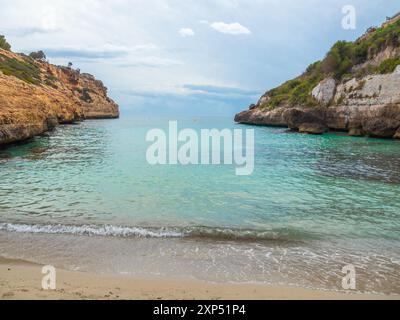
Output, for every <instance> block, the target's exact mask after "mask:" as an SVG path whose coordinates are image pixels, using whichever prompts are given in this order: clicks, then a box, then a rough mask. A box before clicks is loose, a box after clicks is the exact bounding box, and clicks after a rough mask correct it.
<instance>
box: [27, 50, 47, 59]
mask: <svg viewBox="0 0 400 320" xmlns="http://www.w3.org/2000/svg"><path fill="white" fill-rule="evenodd" d="M29 56H30V57H31V58H32V59H34V60H41V61H45V60H46V55H45V53H44V52H43V51H42V50H40V51H37V52H31V53H30V55H29Z"/></svg>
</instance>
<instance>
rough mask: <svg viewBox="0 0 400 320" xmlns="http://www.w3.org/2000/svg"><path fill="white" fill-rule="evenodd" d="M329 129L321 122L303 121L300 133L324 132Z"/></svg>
mask: <svg viewBox="0 0 400 320" xmlns="http://www.w3.org/2000/svg"><path fill="white" fill-rule="evenodd" d="M327 131H328V128H327V127H326V126H324V125H322V124H319V123H302V124H301V125H300V126H299V132H300V133H308V134H317V135H318V134H323V133H325V132H327Z"/></svg>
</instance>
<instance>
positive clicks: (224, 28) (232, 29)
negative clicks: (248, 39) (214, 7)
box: [211, 22, 251, 35]
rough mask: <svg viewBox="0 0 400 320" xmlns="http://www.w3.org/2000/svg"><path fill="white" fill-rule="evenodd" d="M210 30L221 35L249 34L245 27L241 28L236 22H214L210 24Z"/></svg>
mask: <svg viewBox="0 0 400 320" xmlns="http://www.w3.org/2000/svg"><path fill="white" fill-rule="evenodd" d="M211 28H213V29H214V30H217V31H218V32H221V33H226V34H232V35H239V34H251V31H250V30H249V29H247V28H246V27H245V26H242V25H241V24H240V23H238V22H234V23H225V22H214V23H212V24H211Z"/></svg>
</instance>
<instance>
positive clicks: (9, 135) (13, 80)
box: [0, 46, 119, 146]
mask: <svg viewBox="0 0 400 320" xmlns="http://www.w3.org/2000/svg"><path fill="white" fill-rule="evenodd" d="M3 47H4V46H3ZM118 117H119V108H118V105H117V104H116V103H115V102H114V101H113V100H111V99H110V98H109V97H108V96H107V88H106V87H105V86H104V85H103V83H102V82H101V81H99V80H96V79H95V78H94V77H93V76H92V75H89V74H81V73H80V72H79V70H73V69H72V68H70V67H59V66H54V65H52V64H49V63H47V62H46V61H44V60H43V59H34V58H31V57H28V56H26V55H23V54H16V53H13V52H11V51H9V50H4V49H2V48H0V146H4V145H6V144H9V143H13V142H19V141H22V140H26V139H29V138H31V137H33V136H36V135H39V134H42V133H44V132H46V131H48V130H50V129H53V128H54V127H56V126H57V125H59V124H69V123H74V122H78V121H82V120H84V119H103V118H118Z"/></svg>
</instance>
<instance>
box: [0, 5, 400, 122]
mask: <svg viewBox="0 0 400 320" xmlns="http://www.w3.org/2000/svg"><path fill="white" fill-rule="evenodd" d="M345 5H353V6H354V7H355V8H356V12H357V24H356V29H355V30H344V29H343V28H342V26H341V21H342V18H343V13H342V8H343V6H345ZM0 8H1V9H0V34H5V36H6V37H7V39H8V40H9V42H10V43H11V44H12V47H13V50H14V51H17V52H25V53H29V52H31V51H33V50H39V49H42V50H44V51H45V52H46V54H47V56H48V59H49V60H50V62H52V63H55V64H64V65H65V64H67V63H68V62H69V61H71V62H73V64H74V66H75V67H77V68H80V69H81V70H82V71H84V72H89V73H92V74H94V75H95V76H96V77H98V78H100V79H101V80H103V81H104V82H105V84H106V85H107V86H108V88H109V91H110V95H111V96H112V97H113V98H114V99H115V100H117V102H119V104H120V105H121V108H122V110H123V112H125V113H133V112H136V113H137V112H141V113H142V112H146V113H152V112H154V111H155V110H157V112H160V113H166V114H168V113H177V114H178V113H179V114H191V115H211V114H217V115H231V114H233V113H235V112H236V111H238V110H241V109H243V108H246V107H247V106H248V104H249V103H251V102H254V101H255V100H257V99H258V97H259V96H260V95H261V94H262V93H264V92H265V91H266V90H267V89H269V88H271V87H274V86H276V85H278V84H280V83H281V82H283V81H285V80H287V79H289V78H292V77H294V76H296V75H298V74H299V73H301V72H302V71H304V70H305V68H306V67H307V66H308V65H309V64H310V63H311V62H313V61H315V60H318V59H321V58H323V56H324V54H325V53H326V52H327V50H328V49H329V48H330V47H331V45H332V44H333V43H334V42H336V41H337V40H354V39H355V38H357V37H358V36H359V35H361V34H362V33H363V32H364V31H365V30H366V29H367V28H368V27H370V26H376V25H380V23H381V22H382V21H384V20H385V18H386V16H392V15H393V14H395V13H396V12H398V11H400V3H399V1H398V0H374V1H369V0H318V1H317V0H302V1H298V0H79V1H78V0H77V1H74V0H35V1H31V0H0Z"/></svg>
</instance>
